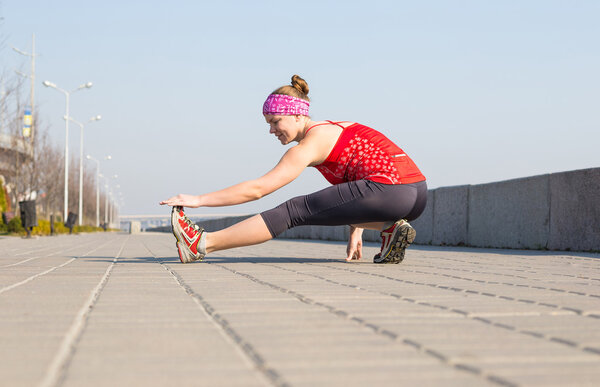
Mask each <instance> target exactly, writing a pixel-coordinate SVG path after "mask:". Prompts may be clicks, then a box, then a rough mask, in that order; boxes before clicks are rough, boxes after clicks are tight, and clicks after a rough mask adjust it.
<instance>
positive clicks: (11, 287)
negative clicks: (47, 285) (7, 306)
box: [0, 241, 110, 294]
mask: <svg viewBox="0 0 600 387" xmlns="http://www.w3.org/2000/svg"><path fill="white" fill-rule="evenodd" d="M109 242H110V241H106V242H104V243H103V244H101V245H98V246H97V247H96V248H95V249H92V250H90V251H88V252H87V253H85V254H84V255H81V256H79V257H75V258H71V259H69V260H68V261H67V262H64V263H62V264H60V265H58V266H54V267H52V268H50V269H48V270H46V271H43V272H41V273H37V274H34V275H32V276H31V277H29V278H26V279H24V280H23V281H20V282H17V283H14V284H12V285H8V286H6V287H3V288H2V289H0V294H2V293H4V292H7V291H9V290H11V289H14V288H16V287H19V286H21V285H24V284H26V283H28V282H30V281H33V280H34V279H36V278H38V277H41V276H43V275H46V274H48V273H51V272H53V271H54V270H56V269H60V268H61V267H63V266H66V265H68V264H69V263H71V262H73V261H74V260H76V259H77V258H82V257H85V256H87V255H89V254H91V253H93V252H94V251H96V250H98V249H99V248H100V247H102V246H104V245H106V244H108V243H109Z"/></svg>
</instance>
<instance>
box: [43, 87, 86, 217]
mask: <svg viewBox="0 0 600 387" xmlns="http://www.w3.org/2000/svg"><path fill="white" fill-rule="evenodd" d="M42 84H43V85H44V86H46V87H51V88H53V89H56V90H58V91H60V92H61V93H63V94H64V95H65V97H66V113H65V117H69V96H70V95H71V93H74V92H76V91H79V90H81V89H89V88H90V87H92V82H88V83H84V84H83V85H79V87H78V88H76V89H74V90H71V91H67V90H64V89H61V88H60V87H58V86H56V84H54V83H52V82H50V81H44V82H42ZM68 212H69V120H65V210H64V218H63V221H65V222H66V221H67V215H68Z"/></svg>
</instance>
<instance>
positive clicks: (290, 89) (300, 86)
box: [271, 75, 310, 102]
mask: <svg viewBox="0 0 600 387" xmlns="http://www.w3.org/2000/svg"><path fill="white" fill-rule="evenodd" d="M271 94H283V95H289V96H290V97H296V98H300V99H303V100H305V101H309V102H310V98H308V83H306V81H305V80H304V79H302V78H301V77H300V76H299V75H293V76H292V84H291V86H290V85H285V86H281V87H280V88H278V89H277V90H275V91H273V92H272V93H271Z"/></svg>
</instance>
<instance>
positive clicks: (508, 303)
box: [0, 233, 600, 387]
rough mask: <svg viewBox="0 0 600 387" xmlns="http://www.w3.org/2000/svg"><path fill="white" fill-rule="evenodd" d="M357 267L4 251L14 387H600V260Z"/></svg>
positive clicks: (84, 246)
mask: <svg viewBox="0 0 600 387" xmlns="http://www.w3.org/2000/svg"><path fill="white" fill-rule="evenodd" d="M377 250H378V248H377V246H376V245H374V244H371V245H368V246H367V247H366V248H365V253H366V255H367V256H369V257H371V256H373V255H374V254H375V253H376V252H377ZM344 251H345V245H344V244H343V243H337V242H322V241H297V240H295V241H291V240H275V241H271V242H268V243H266V244H263V245H259V246H253V247H249V248H240V249H234V250H230V251H226V252H221V253H217V254H214V255H211V256H209V257H207V259H206V260H205V262H202V263H193V264H188V265H182V264H180V263H179V260H178V258H177V255H176V251H175V243H174V239H173V237H172V236H171V235H170V234H160V233H142V234H133V235H127V234H117V233H106V234H82V235H72V236H66V235H65V236H57V237H45V238H38V239H29V240H26V239H21V238H12V237H3V238H0V343H1V348H2V351H0V385H3V386H170V385H178V386H268V385H275V386H284V385H290V386H344V387H347V386H390V385H394V386H397V385H419V386H485V385H492V386H493V385H502V386H513V385H522V386H585V385H589V386H592V385H594V386H597V385H600V255H597V254H596V255H594V254H578V253H567V252H562V253H558V252H538V251H523V250H490V249H471V248H439V247H425V246H412V247H411V248H410V249H409V251H408V252H407V258H406V260H405V262H404V263H402V264H400V265H374V264H372V263H371V262H370V260H369V259H366V260H364V261H362V262H356V263H346V262H344V261H343V257H344Z"/></svg>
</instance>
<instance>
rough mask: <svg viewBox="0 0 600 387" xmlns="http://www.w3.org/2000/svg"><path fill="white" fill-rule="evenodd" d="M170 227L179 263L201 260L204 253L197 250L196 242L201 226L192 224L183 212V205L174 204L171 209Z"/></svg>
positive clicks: (201, 230) (200, 232)
mask: <svg viewBox="0 0 600 387" xmlns="http://www.w3.org/2000/svg"><path fill="white" fill-rule="evenodd" d="M171 228H172V230H173V235H175V239H177V243H176V245H177V252H178V253H179V259H180V260H181V263H189V262H194V261H201V260H202V258H204V254H202V253H200V252H199V251H198V243H200V237H201V236H202V233H203V232H204V229H203V228H202V227H199V226H198V225H197V224H194V223H193V222H192V221H191V220H190V218H188V217H187V216H186V215H185V213H184V212H183V207H180V206H174V207H173V210H172V211H171Z"/></svg>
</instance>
